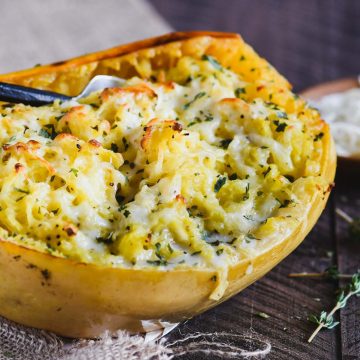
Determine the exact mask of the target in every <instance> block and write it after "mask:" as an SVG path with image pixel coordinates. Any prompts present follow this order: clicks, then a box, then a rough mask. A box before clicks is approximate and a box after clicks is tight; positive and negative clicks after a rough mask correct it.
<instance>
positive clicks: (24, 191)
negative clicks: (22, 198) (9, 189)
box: [14, 187, 30, 195]
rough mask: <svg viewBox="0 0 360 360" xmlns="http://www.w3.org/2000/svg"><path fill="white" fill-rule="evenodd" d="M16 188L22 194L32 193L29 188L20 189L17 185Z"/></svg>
mask: <svg viewBox="0 0 360 360" xmlns="http://www.w3.org/2000/svg"><path fill="white" fill-rule="evenodd" d="M14 189H15V190H16V191H18V192H20V193H22V194H27V195H29V194H30V191H28V190H23V189H19V188H17V187H15V188H14Z"/></svg>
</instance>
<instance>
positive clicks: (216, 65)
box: [201, 54, 223, 71]
mask: <svg viewBox="0 0 360 360" xmlns="http://www.w3.org/2000/svg"><path fill="white" fill-rule="evenodd" d="M201 60H204V61H208V62H209V63H210V64H211V65H212V66H213V67H214V68H215V69H216V70H220V71H221V70H222V69H223V67H222V66H221V64H220V63H219V62H218V61H217V60H216V59H214V58H213V57H212V56H210V55H206V54H204V55H203V56H202V57H201Z"/></svg>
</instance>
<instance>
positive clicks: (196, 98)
mask: <svg viewBox="0 0 360 360" xmlns="http://www.w3.org/2000/svg"><path fill="white" fill-rule="evenodd" d="M205 95H206V92H205V91H201V92H199V93H198V94H196V95H195V97H194V98H193V99H192V100H191V101H189V102H188V103H186V104H185V105H184V109H185V110H187V109H188V108H189V107H190V106H191V105H192V104H193V103H194V102H195V101H196V100H198V99H201V98H202V97H204V96H205Z"/></svg>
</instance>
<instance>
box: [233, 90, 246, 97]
mask: <svg viewBox="0 0 360 360" xmlns="http://www.w3.org/2000/svg"><path fill="white" fill-rule="evenodd" d="M234 93H235V96H236V97H237V98H239V97H240V95H241V94H246V90H245V88H237V89H235V91H234Z"/></svg>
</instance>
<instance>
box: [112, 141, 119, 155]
mask: <svg viewBox="0 0 360 360" xmlns="http://www.w3.org/2000/svg"><path fill="white" fill-rule="evenodd" d="M110 149H111V151H113V152H115V153H117V152H119V147H118V146H117V145H116V144H115V143H111V145H110Z"/></svg>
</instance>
